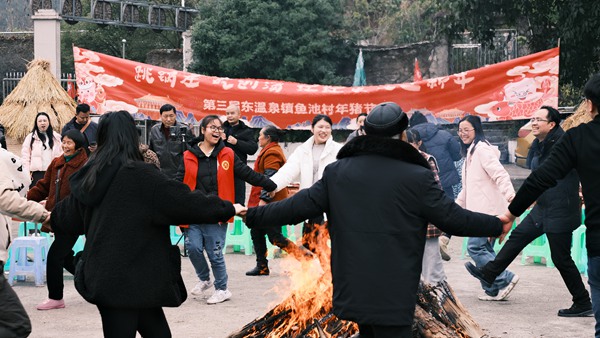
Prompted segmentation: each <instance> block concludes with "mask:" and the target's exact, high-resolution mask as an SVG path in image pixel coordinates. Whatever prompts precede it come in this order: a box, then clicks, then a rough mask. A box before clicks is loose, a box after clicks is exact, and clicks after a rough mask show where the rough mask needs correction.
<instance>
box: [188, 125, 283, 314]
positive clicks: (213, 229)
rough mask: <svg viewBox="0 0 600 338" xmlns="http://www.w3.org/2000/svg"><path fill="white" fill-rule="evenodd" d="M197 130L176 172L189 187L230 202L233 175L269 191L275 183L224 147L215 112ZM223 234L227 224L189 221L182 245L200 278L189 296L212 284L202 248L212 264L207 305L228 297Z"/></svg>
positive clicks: (201, 292)
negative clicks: (195, 136) (181, 164)
mask: <svg viewBox="0 0 600 338" xmlns="http://www.w3.org/2000/svg"><path fill="white" fill-rule="evenodd" d="M200 133H201V134H202V135H200V137H199V138H198V139H195V140H194V141H192V142H191V143H190V144H191V145H188V150H187V151H185V152H184V153H183V166H182V167H180V169H179V172H178V175H177V178H178V179H180V180H183V183H185V184H187V185H188V186H189V187H190V189H191V190H200V191H202V192H203V193H205V194H207V195H218V196H219V197H220V198H221V199H223V200H227V201H230V202H232V203H234V200H235V187H234V181H235V178H241V179H243V180H244V181H246V182H248V183H250V184H251V185H255V186H261V187H263V188H264V189H265V190H266V191H269V192H270V191H273V190H275V188H276V187H277V186H276V185H275V183H273V182H272V181H271V180H270V179H269V178H268V177H266V176H263V175H260V174H258V173H256V172H254V171H253V170H252V169H250V167H248V166H247V165H246V163H244V162H242V161H241V160H240V159H239V158H238V157H237V155H235V153H234V152H233V150H232V149H231V148H228V147H225V144H224V143H223V141H222V139H221V134H222V133H223V124H222V122H221V120H220V119H219V117H218V116H217V115H208V116H206V117H205V118H204V119H202V122H201V123H200ZM226 234H227V223H213V224H190V225H189V227H188V229H187V236H186V239H185V241H186V246H187V248H188V251H189V256H190V261H191V262H192V265H193V266H194V269H195V270H196V274H197V275H198V278H199V279H200V281H199V282H198V283H197V284H196V286H195V287H194V288H193V289H192V291H191V293H192V295H195V296H200V295H202V294H203V293H204V291H206V290H208V289H210V288H211V287H212V286H213V282H211V281H210V274H209V272H210V270H209V268H208V264H207V262H206V258H204V253H203V251H206V254H207V255H208V260H209V261H210V265H211V267H212V272H213V276H214V278H215V281H214V286H215V292H214V293H213V295H212V296H211V297H210V298H208V300H207V301H206V302H207V303H208V304H217V303H221V302H224V301H226V300H228V299H229V298H231V292H230V291H229V290H228V289H227V270H226V267H225V258H224V257H223V248H224V247H225V237H226Z"/></svg>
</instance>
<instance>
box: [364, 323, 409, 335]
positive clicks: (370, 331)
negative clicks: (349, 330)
mask: <svg viewBox="0 0 600 338" xmlns="http://www.w3.org/2000/svg"><path fill="white" fill-rule="evenodd" d="M358 331H359V333H360V334H359V338H412V336H413V335H412V326H411V325H406V326H381V325H363V324H358Z"/></svg>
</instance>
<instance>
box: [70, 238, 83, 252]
mask: <svg viewBox="0 0 600 338" xmlns="http://www.w3.org/2000/svg"><path fill="white" fill-rule="evenodd" d="M84 246H85V236H84V235H81V236H79V238H77V242H75V245H73V252H75V253H78V252H79V251H83V247H84Z"/></svg>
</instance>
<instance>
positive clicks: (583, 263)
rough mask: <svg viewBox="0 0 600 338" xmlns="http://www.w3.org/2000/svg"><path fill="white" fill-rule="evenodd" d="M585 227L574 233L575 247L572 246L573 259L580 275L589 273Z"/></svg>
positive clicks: (582, 226)
mask: <svg viewBox="0 0 600 338" xmlns="http://www.w3.org/2000/svg"><path fill="white" fill-rule="evenodd" d="M585 231H586V227H585V225H581V226H580V227H579V228H577V229H575V230H574V231H573V245H572V246H571V257H572V258H573V262H575V265H576V266H577V269H578V270H579V272H580V273H586V272H587V250H586V247H585Z"/></svg>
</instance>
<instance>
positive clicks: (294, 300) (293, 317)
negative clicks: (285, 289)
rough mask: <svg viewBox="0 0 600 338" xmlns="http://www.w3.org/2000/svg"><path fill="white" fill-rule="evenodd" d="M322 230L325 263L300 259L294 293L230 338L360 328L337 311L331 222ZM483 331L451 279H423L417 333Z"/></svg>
mask: <svg viewBox="0 0 600 338" xmlns="http://www.w3.org/2000/svg"><path fill="white" fill-rule="evenodd" d="M319 236H322V237H321V238H320V239H319V240H318V241H317V242H318V243H321V244H322V245H323V247H322V248H320V250H318V252H319V254H318V255H317V256H318V257H319V259H320V260H321V262H320V265H317V264H311V262H304V263H297V264H302V265H301V266H300V267H298V266H297V268H296V269H293V271H292V274H291V280H292V282H293V283H294V286H293V287H292V288H291V289H292V290H293V291H292V293H291V294H290V295H289V296H287V298H285V299H284V300H283V301H281V302H280V303H279V304H277V305H276V306H274V307H273V308H272V309H271V310H270V311H268V312H267V313H266V314H265V315H264V316H262V317H260V318H257V319H255V320H253V321H252V322H250V323H248V324H247V325H246V326H244V327H243V328H242V329H241V330H240V331H238V332H235V333H232V334H231V335H229V338H242V337H248V338H288V337H289V338H292V337H293V338H296V337H300V338H347V337H351V336H352V335H354V334H356V333H357V332H358V325H356V324H355V323H353V322H349V321H345V320H341V319H339V318H337V317H336V316H335V315H334V314H333V313H332V300H331V299H332V295H333V284H332V282H331V271H330V269H329V268H328V267H329V266H330V265H329V257H330V253H331V250H330V248H329V247H328V246H327V245H326V244H325V243H327V238H328V233H327V231H326V228H325V229H321V231H320V233H319ZM312 263H315V262H312ZM316 269H319V271H317V270H316ZM323 270H325V271H323ZM483 336H484V333H483V331H482V330H481V328H480V327H479V325H478V324H477V323H476V322H475V320H474V319H473V318H472V317H471V315H470V314H469V312H468V311H467V310H466V309H465V308H464V307H463V305H462V304H461V303H460V301H459V300H458V299H457V298H456V296H455V295H454V291H453V290H452V288H451V287H450V285H448V283H446V282H441V283H439V284H438V285H435V286H430V285H427V284H424V283H422V282H421V284H420V285H419V288H418V291H417V306H416V308H415V317H414V321H413V337H431V338H454V337H474V338H480V337H483Z"/></svg>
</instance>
